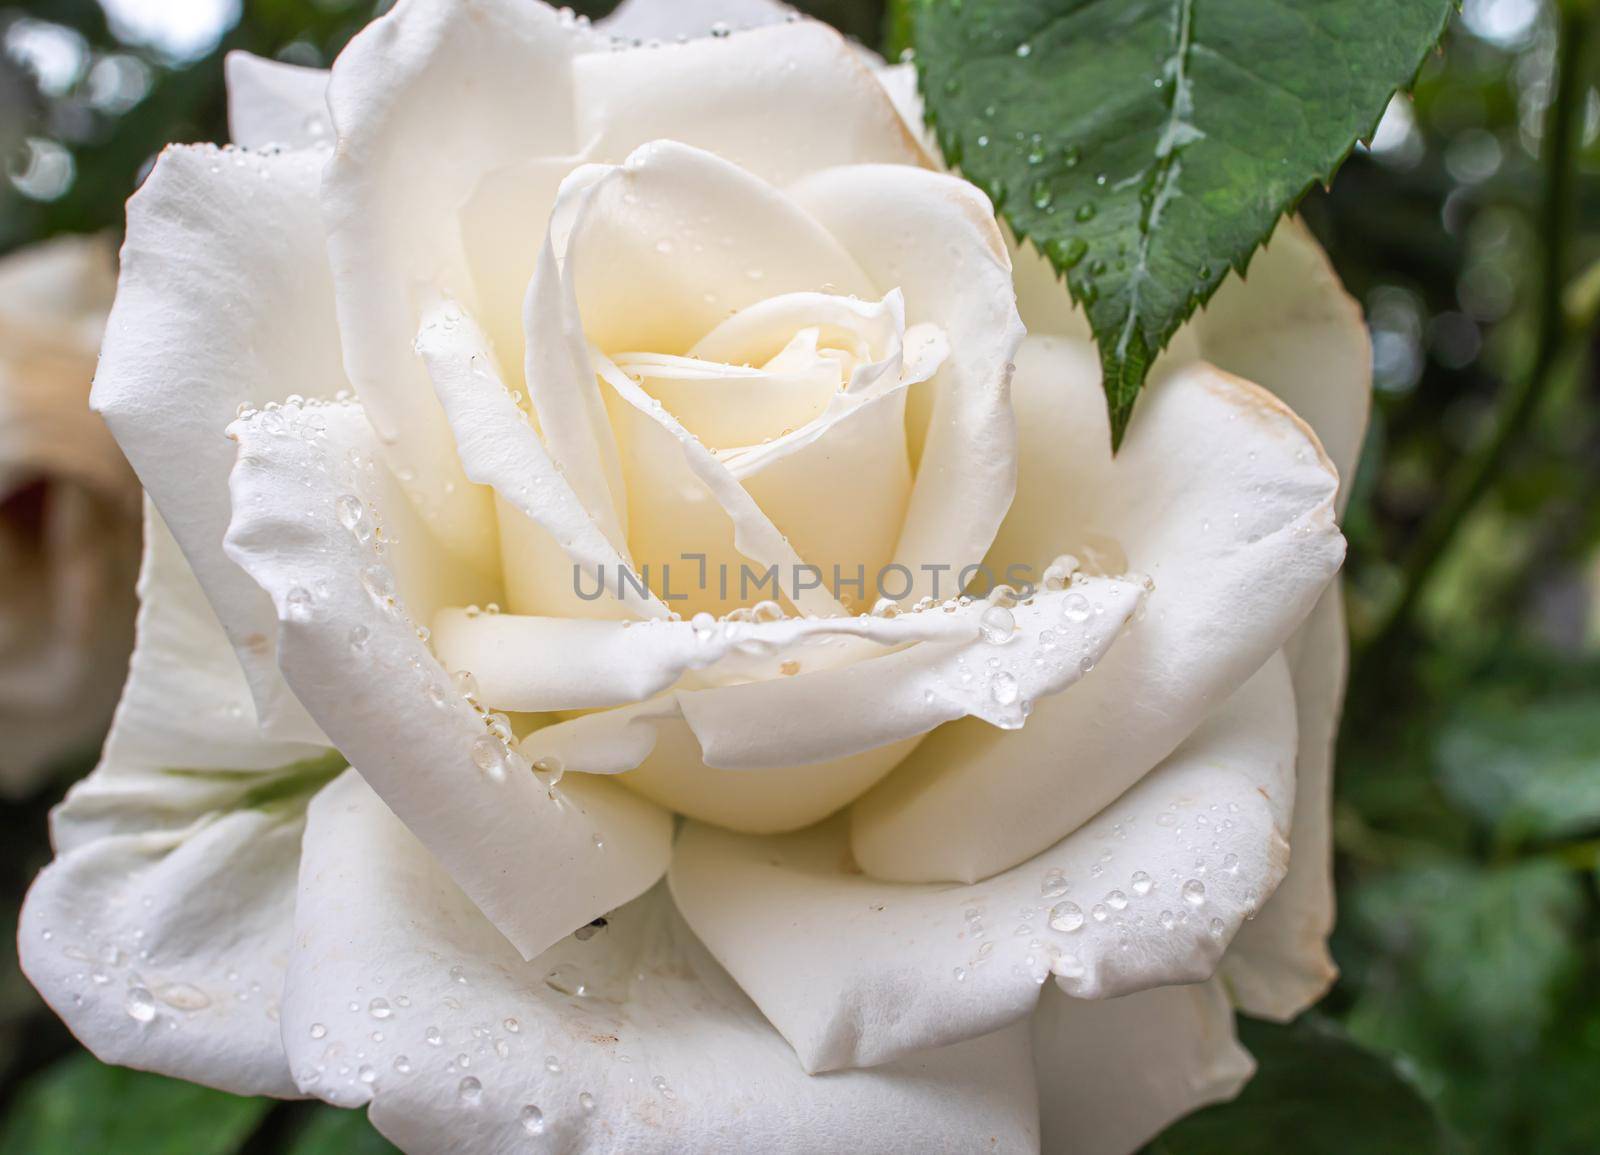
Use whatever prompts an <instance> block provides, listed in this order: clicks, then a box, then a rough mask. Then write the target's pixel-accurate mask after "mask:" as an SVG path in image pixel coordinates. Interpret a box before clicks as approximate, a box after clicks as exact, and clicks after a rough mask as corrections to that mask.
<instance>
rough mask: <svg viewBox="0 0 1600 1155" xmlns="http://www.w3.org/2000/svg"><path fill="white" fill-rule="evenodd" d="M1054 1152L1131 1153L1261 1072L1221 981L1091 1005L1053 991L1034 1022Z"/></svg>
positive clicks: (1045, 1128) (1037, 1067) (1045, 1129)
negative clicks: (1241, 1038) (1236, 1024)
mask: <svg viewBox="0 0 1600 1155" xmlns="http://www.w3.org/2000/svg"><path fill="white" fill-rule="evenodd" d="M1033 1066H1034V1071H1035V1072H1036V1074H1037V1076H1038V1079H1039V1108H1040V1110H1039V1114H1040V1125H1041V1130H1042V1139H1043V1144H1042V1148H1043V1150H1045V1151H1048V1152H1051V1153H1052V1155H1127V1152H1130V1151H1137V1150H1139V1149H1140V1148H1141V1147H1143V1145H1144V1144H1145V1143H1146V1142H1148V1141H1149V1140H1151V1139H1153V1138H1155V1137H1156V1136H1157V1135H1158V1134H1160V1133H1161V1132H1162V1131H1163V1130H1165V1129H1166V1128H1167V1126H1168V1125H1169V1124H1172V1123H1175V1122H1177V1121H1178V1120H1179V1119H1181V1118H1182V1117H1183V1116H1185V1115H1187V1114H1188V1113H1189V1112H1191V1111H1197V1110H1199V1109H1200V1108H1201V1107H1205V1106H1207V1105H1209V1104H1211V1103H1221V1102H1226V1101H1227V1100H1229V1099H1232V1098H1233V1097H1234V1096H1235V1095H1237V1094H1238V1093H1239V1089H1240V1088H1241V1087H1243V1086H1244V1084H1245V1083H1246V1082H1247V1081H1248V1080H1249V1078H1250V1076H1251V1075H1253V1074H1254V1073H1255V1069H1256V1064H1255V1060H1254V1059H1252V1058H1251V1057H1250V1053H1249V1052H1248V1051H1246V1050H1245V1049H1244V1048H1243V1047H1242V1046H1240V1045H1239V1040H1238V1039H1237V1038H1236V1037H1235V1036H1234V1029H1233V1008H1232V1006H1230V1005H1229V1003H1228V994H1227V991H1226V990H1225V989H1224V987H1223V983H1222V981H1221V980H1220V979H1213V980H1212V981H1211V982H1209V983H1201V984H1197V985H1194V986H1174V987H1159V988H1157V989H1156V990H1151V991H1143V992H1141V993H1140V994H1136V995H1129V996H1128V997H1126V998H1121V999H1104V1000H1098V1001H1088V1000H1083V999H1074V998H1070V997H1068V996H1066V995H1064V994H1062V993H1061V992H1060V991H1059V990H1049V989H1047V990H1046V991H1045V992H1044V995H1043V996H1042V997H1041V998H1040V1000H1039V1009H1038V1010H1037V1011H1036V1012H1034V1016H1033Z"/></svg>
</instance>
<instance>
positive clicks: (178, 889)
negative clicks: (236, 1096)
mask: <svg viewBox="0 0 1600 1155" xmlns="http://www.w3.org/2000/svg"><path fill="white" fill-rule="evenodd" d="M140 598H141V601H142V605H141V608H140V611H139V641H138V648H137V649H136V651H135V653H134V657H133V663H132V667H131V669H130V671H129V675H128V685H127V690H126V692H125V694H124V696H123V701H122V705H121V706H120V707H119V709H118V712H117V718H116V722H115V724H114V726H113V727H112V730H111V736H110V738H109V739H108V740H107V742H106V748H105V755H104V757H103V758H102V760H101V762H100V765H99V766H98V767H96V769H95V771H94V773H92V774H91V775H89V776H88V777H87V778H85V779H84V780H83V781H81V782H79V783H78V784H77V785H76V786H74V787H73V789H72V791H71V793H70V794H69V795H68V796H67V800H66V802H64V803H63V804H62V805H61V806H59V807H58V808H57V809H56V811H55V812H54V814H53V815H52V834H53V840H54V843H55V849H56V860H55V862H53V863H52V864H51V865H50V866H48V867H46V868H45V870H44V871H43V873H41V874H40V876H39V878H38V879H37V881H36V882H35V883H34V885H33V887H32V889H31V890H30V891H29V893H28V898H27V901H26V903H25V905H24V907H23V911H22V917H21V925H20V928H19V931H18V937H17V948H18V952H19V957H20V959H21V963H22V968H23V971H24V972H25V973H26V974H27V976H28V978H29V979H30V980H31V981H32V982H33V984H34V985H35V986H36V987H37V988H38V989H39V993H40V994H41V995H43V996H44V999H45V1001H46V1002H47V1003H49V1004H50V1006H51V1008H52V1009H53V1010H55V1011H56V1013H58V1014H59V1015H61V1017H62V1018H63V1020H65V1022H66V1023H67V1025H68V1026H69V1027H70V1028H71V1029H72V1031H73V1033H74V1034H76V1035H77V1036H78V1038H79V1039H81V1040H82V1041H83V1043H84V1044H85V1045H86V1046H87V1047H89V1048H90V1049H91V1050H92V1051H94V1053H95V1054H96V1055H98V1056H99V1057H100V1058H102V1059H104V1060H105V1061H107V1062H111V1063H121V1064H125V1065H128V1066H133V1067H139V1068H141V1069H144V1070H152V1071H159V1072H161V1073H163V1074H168V1075H173V1076H176V1077H178V1078H183V1079H189V1080H193V1081H195V1082H200V1083H205V1084H207V1085H209V1086H214V1087H221V1088H223V1089H225V1090H230V1091H235V1092H238V1093H240V1094H252V1095H259V1094H269V1095H292V1094H294V1085H293V1083H292V1082H291V1081H290V1079H289V1072H288V1065H287V1061H286V1059H285V1057H284V1053H283V1046H282V1044H281V1043H280V1042H279V1039H278V1023H277V1018H276V1016H277V1012H278V1003H279V999H280V997H281V995H282V989H283V976H284V964H285V959H286V956H287V954H288V951H289V939H290V935H291V931H292V926H291V918H292V915H293V910H294V886H295V874H296V869H297V866H298V863H299V848H300V832H301V829H302V827H303V825H304V808H305V801H306V799H307V798H309V796H310V794H311V792H312V791H314V790H315V789H316V788H317V786H318V785H320V783H321V782H323V781H326V780H327V779H328V778H330V777H331V776H332V774H333V773H336V767H337V766H339V765H342V763H340V762H338V761H337V760H336V759H334V760H331V761H330V759H329V758H328V756H327V752H326V751H325V750H323V749H320V748H318V747H314V746H303V745H300V744H297V743H285V742H271V741H267V740H265V739H263V738H262V737H261V736H260V734H259V732H258V730H257V728H256V721H255V709H254V706H253V704H252V702H251V698H250V688H249V686H248V685H247V684H246V682H245V678H244V673H243V671H242V670H241V669H240V667H239V663H238V661H237V659H236V658H235V657H234V654H233V650H232V649H231V647H230V646H229V644H228V640H227V638H226V637H225V636H224V635H223V633H222V628H221V626H220V625H218V623H217V620H216V616H215V615H214V614H213V613H212V612H211V608H210V606H209V605H208V604H207V602H206V600H205V595H204V594H203V593H202V592H201V590H200V586H199V583H198V582H197V581H196V580H195V577H194V575H193V573H192V572H191V571H190V570H189V567H188V565H187V563H186V562H185V561H184V560H183V555H182V554H181V553H180V552H179V549H178V545H177V543H176V542H175V541H174V540H173V538H172V535H171V533H170V532H169V531H168V530H167V528H166V526H164V525H163V524H162V523H161V521H160V519H159V518H158V517H156V516H154V514H152V515H151V516H150V518H149V519H148V522H147V525H146V533H145V560H144V569H143V572H142V574H141V577H140Z"/></svg>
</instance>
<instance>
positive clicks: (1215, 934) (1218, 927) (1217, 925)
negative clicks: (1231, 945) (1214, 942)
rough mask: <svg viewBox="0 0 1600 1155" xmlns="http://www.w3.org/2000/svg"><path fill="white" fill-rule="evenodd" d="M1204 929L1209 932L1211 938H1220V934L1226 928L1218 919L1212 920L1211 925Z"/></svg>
mask: <svg viewBox="0 0 1600 1155" xmlns="http://www.w3.org/2000/svg"><path fill="white" fill-rule="evenodd" d="M1206 929H1207V930H1209V931H1210V932H1211V937H1212V938H1221V937H1222V932H1223V931H1224V930H1226V929H1227V928H1226V927H1225V926H1224V925H1223V923H1222V920H1221V919H1220V918H1214V919H1212V920H1211V924H1210V925H1209V926H1208V927H1207V928H1206Z"/></svg>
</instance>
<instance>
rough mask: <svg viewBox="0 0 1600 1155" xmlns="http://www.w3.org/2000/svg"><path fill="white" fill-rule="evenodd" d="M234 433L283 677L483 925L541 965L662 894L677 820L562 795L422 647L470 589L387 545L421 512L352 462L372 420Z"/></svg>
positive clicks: (571, 784)
mask: <svg viewBox="0 0 1600 1155" xmlns="http://www.w3.org/2000/svg"><path fill="white" fill-rule="evenodd" d="M274 418H275V419H276V420H273V419H274ZM230 432H231V434H232V435H233V436H235V437H236V438H237V439H238V441H239V446H240V448H239V462H238V465H237V466H236V467H235V469H234V472H233V476H232V479H231V487H232V493H233V504H234V519H233V522H232V524H231V525H230V526H229V529H228V536H227V539H226V547H227V549H228V552H229V556H231V557H233V558H234V559H236V560H237V561H238V563H239V564H240V565H241V566H243V567H244V568H245V569H246V570H247V571H248V572H249V573H250V575H251V576H252V577H253V578H255V579H256V580H257V581H258V582H260V583H261V586H262V588H264V589H265V590H267V592H268V593H269V594H270V595H271V597H272V600H273V603H274V605H275V607H276V609H277V613H278V618H279V626H278V643H279V650H278V652H279V661H280V663H281V665H282V668H283V672H284V676H285V678H286V679H287V680H288V681H289V684H290V685H291V686H293V687H294V690H295V693H296V694H298V695H299V696H300V698H301V700H302V701H303V702H305V704H306V708H307V709H308V710H309V711H310V712H311V714H312V716H313V717H315V718H316V719H317V720H318V722H319V724H320V725H321V726H322V728H323V729H324V731H325V732H326V733H327V734H328V736H329V737H330V738H331V739H332V741H333V742H334V743H335V744H336V745H337V746H338V748H339V749H340V751H341V752H343V754H344V755H345V757H346V758H348V759H349V760H350V763H351V764H352V765H353V766H355V767H356V768H357V769H359V770H360V772H361V774H362V776H363V777H364V778H365V779H366V780H367V781H368V782H370V783H371V784H372V786H373V788H374V789H375V790H377V791H378V793H379V794H380V795H382V796H383V797H384V799H385V801H386V802H387V803H388V804H389V805H390V806H391V807H392V808H393V809H394V811H395V813H397V814H399V815H400V816H401V817H402V818H403V819H404V820H405V821H406V823H407V825H409V826H410V827H411V829H412V830H414V831H415V832H416V834H417V836H418V837H419V838H420V839H421V840H422V841H423V842H424V843H425V844H426V845H428V846H429V847H430V848H431V850H432V852H433V853H434V854H435V855H436V856H437V857H438V858H439V860H440V862H441V863H442V864H443V865H444V866H445V867H446V869H448V870H449V871H450V873H451V875H452V877H454V878H456V879H457V880H458V881H459V882H460V884H461V885H462V887H463V888H464V889H465V890H466V892H467V893H468V894H470V895H471V896H472V897H473V900H474V901H475V902H476V903H477V904H478V905H479V907H481V908H482V909H483V911H484V913H485V915H486V916H487V917H488V918H489V919H491V920H492V921H493V922H494V924H495V925H496V926H498V927H499V928H500V930H501V931H502V932H503V933H504V934H505V935H506V937H507V938H508V939H510V940H511V942H512V943H514V944H515V945H516V946H517V947H518V949H520V950H521V951H523V953H524V954H525V955H526V956H528V957H531V956H533V955H535V954H537V953H539V952H540V951H542V950H544V949H545V948H546V947H548V946H549V945H550V944H551V943H552V942H555V941H556V940H557V939H559V938H561V937H562V936H563V935H566V934H569V933H570V932H571V931H572V930H574V929H575V928H577V927H579V926H582V925H583V924H584V923H586V922H588V921H589V920H590V919H592V918H594V917H595V916H596V915H597V914H600V913H602V912H604V911H605V910H607V909H609V908H610V907H612V906H616V905H618V904H619V903H622V902H626V901H628V900H629V899H631V898H633V897H635V896H636V895H638V894H640V893H642V892H643V891H644V890H646V889H648V888H649V887H650V886H651V884H653V883H654V882H655V881H656V879H657V878H659V877H660V875H661V872H662V871H663V870H664V869H665V867H666V860H667V855H668V852H669V842H670V837H671V818H670V816H669V815H667V814H666V813H665V812H664V811H661V810H659V809H658V808H656V807H654V806H651V805H649V804H648V803H645V802H644V801H642V800H641V799H638V798H636V797H634V796H632V795H630V794H628V793H627V792H626V791H624V790H622V789H621V788H619V787H617V786H616V785H614V784H612V783H607V782H598V781H595V780H592V779H584V778H581V777H578V776H574V777H573V778H572V779H571V780H569V781H568V782H566V783H563V784H562V786H561V788H560V790H559V791H555V790H547V789H546V788H545V786H543V785H542V784H541V783H540V782H538V781H537V780H536V779H535V777H534V775H533V774H532V773H531V772H529V770H528V768H527V766H526V765H525V764H521V763H519V762H518V761H517V760H516V759H515V758H513V757H512V756H511V755H510V754H509V752H508V751H507V750H506V748H505V746H504V745H503V742H502V741H501V739H500V738H498V737H496V736H495V735H494V734H493V733H492V732H491V728H490V727H489V725H488V724H487V723H486V720H485V719H484V718H483V717H482V716H481V715H480V714H479V713H477V712H476V711H475V709H474V708H473V706H472V705H471V704H470V703H469V702H468V701H467V700H466V699H465V698H464V697H463V696H461V695H460V694H458V693H457V692H456V691H455V690H453V689H452V688H451V683H450V675H449V673H447V672H446V671H445V670H444V669H443V668H442V667H441V666H440V665H439V663H438V661H437V659H436V658H435V657H434V656H433V654H432V652H431V651H430V650H429V649H428V647H427V645H426V643H425V642H424V641H423V639H422V637H421V636H419V633H418V626H419V625H420V624H422V623H423V622H425V621H427V620H429V619H430V618H431V617H432V615H433V612H434V609H435V607H436V606H437V605H439V604H440V598H441V597H442V596H443V595H445V594H448V593H451V592H455V593H457V594H458V595H459V593H460V592H461V587H460V585H459V584H458V585H457V587H456V589H455V590H451V589H450V588H449V586H450V580H449V579H450V577H451V576H452V575H451V574H450V571H449V567H448V566H445V565H442V564H441V559H439V558H438V557H437V555H431V556H425V557H421V558H413V557H407V556H406V554H405V552H404V549H403V546H404V542H405V540H406V539H407V538H408V537H414V536H415V535H408V534H406V533H404V532H403V529H402V532H401V533H400V534H399V535H398V536H399V537H400V545H401V548H399V549H390V548H388V547H386V546H384V544H383V543H384V541H385V540H386V538H387V535H388V533H389V531H390V530H392V529H393V528H394V527H395V525H396V524H401V523H398V522H397V520H396V519H397V518H399V517H401V516H402V515H403V513H404V512H408V511H409V506H408V505H407V503H406V502H405V501H404V499H403V498H402V497H401V496H400V495H399V494H398V493H397V492H396V490H395V488H394V487H393V486H385V485H384V475H383V474H382V473H381V471H379V470H376V469H371V470H368V469H364V468H361V467H359V466H358V465H356V464H353V461H355V462H360V461H369V460H370V458H371V456H372V454H373V453H374V451H375V448H376V441H377V438H376V436H375V435H374V434H373V432H372V430H371V429H370V428H369V427H368V426H367V424H366V420H365V418H364V417H363V416H362V413H361V410H360V408H359V407H357V406H355V405H350V404H344V405H329V406H322V407H315V408H308V409H305V410H298V409H295V410H291V409H289V408H286V409H285V410H283V411H282V412H280V413H276V414H261V415H259V416H257V417H255V418H252V419H249V420H244V421H240V422H238V423H236V424H235V425H234V426H233V427H232V428H231V430H230ZM358 508H359V509H362V510H363V511H364V512H363V513H362V516H361V518H359V519H358V518H356V517H354V516H353V515H354V513H355V512H356V510H357V509H358ZM373 521H376V522H378V523H379V524H380V525H382V526H383V527H384V530H385V536H384V537H379V536H377V535H375V534H374V533H373V532H372V522H373ZM453 600H454V601H455V604H463V602H464V600H465V599H461V598H459V596H458V598H456V599H453ZM408 615H410V616H408ZM597 840H598V841H603V842H604V843H606V845H607V850H606V851H605V852H604V853H602V852H601V851H600V850H599V847H598V846H597Z"/></svg>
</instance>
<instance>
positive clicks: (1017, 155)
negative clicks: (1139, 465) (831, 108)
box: [913, 0, 1454, 444]
mask: <svg viewBox="0 0 1600 1155" xmlns="http://www.w3.org/2000/svg"><path fill="white" fill-rule="evenodd" d="M1453 7H1454V4H1453V0H916V2H915V3H914V5H913V24H914V28H913V34H914V40H915V46H916V51H917V63H918V67H919V69H920V71H921V74H922V89H923V94H924V96H925V97H926V102H927V108H928V115H929V121H930V123H932V124H933V126H934V127H935V129H936V130H937V134H938V137H939V143H940V146H941V147H942V148H943V149H944V152H945V156H946V157H947V158H948V159H949V161H950V163H951V164H953V165H958V166H959V167H960V168H961V169H962V171H963V172H964V173H965V174H966V175H967V176H968V177H969V178H971V179H972V180H973V181H975V182H976V183H977V184H978V185H980V186H981V187H982V188H984V189H985V190H986V191H987V192H988V193H989V195H990V196H991V198H993V199H994V201H995V203H996V205H997V207H999V208H1000V209H1001V210H1002V211H1003V212H1004V213H1005V216H1006V218H1007V219H1008V220H1009V221H1010V222H1011V225H1012V227H1013V228H1014V229H1015V230H1016V232H1017V234H1018V236H1019V237H1027V238H1032V240H1033V241H1034V243H1035V244H1037V245H1038V246H1039V248H1040V250H1041V251H1043V252H1044V253H1045V254H1046V255H1047V256H1048V257H1049V258H1050V260H1051V262H1052V263H1053V264H1054V265H1055V267H1056V269H1057V271H1058V272H1060V273H1062V274H1065V275H1066V276H1067V277H1068V283H1069V285H1070V287H1071V291H1072V296H1073V298H1074V299H1075V300H1077V301H1078V302H1080V303H1081V304H1082V305H1084V307H1085V309H1086V310H1087V312H1088V315H1089V322H1090V324H1091V326H1092V327H1093V329H1094V333H1095V339H1096V341H1097V342H1098V343H1099V346H1100V360H1101V365H1102V368H1103V373H1104V384H1105V391H1106V397H1107V400H1108V402H1109V404H1110V407H1111V429H1112V439H1113V442H1114V443H1117V444H1120V442H1121V440H1122V435H1123V432H1124V431H1125V430H1126V428H1127V424H1128V419H1129V417H1130V416H1131V414H1132V411H1133V404H1134V401H1135V399H1136V398H1137V396H1138V394H1139V390H1140V388H1141V387H1142V386H1143V384H1144V379H1145V375H1146V374H1147V373H1148V372H1149V369H1150V364H1151V362H1152V361H1154V359H1155V357H1156V354H1157V353H1159V352H1160V350H1161V349H1162V348H1163V347H1164V346H1165V345H1166V343H1167V341H1168V340H1170V339H1171V337H1172V335H1173V334H1174V333H1175V332H1176V331H1177V329H1178V327H1179V326H1180V325H1181V324H1182V323H1183V321H1184V320H1185V319H1186V318H1187V317H1188V316H1189V314H1190V313H1192V312H1193V311H1194V309H1195V307H1196V306H1197V305H1199V304H1201V303H1203V302H1204V301H1205V300H1207V299H1208V298H1209V297H1210V296H1211V294H1212V293H1214V292H1215V291H1216V289H1217V287H1218V286H1219V285H1220V284H1221V283H1222V281H1223V278H1224V277H1225V276H1226V275H1227V273H1228V270H1229V269H1230V268H1236V269H1239V270H1241V271H1243V269H1244V268H1245V265H1246V264H1247V262H1248V261H1249V259H1250V255H1251V253H1253V252H1254V251H1255V249H1256V247H1257V246H1258V245H1260V244H1261V243H1262V242H1263V241H1265V240H1266V239H1267V237H1268V236H1269V235H1270V234H1271V232H1272V229H1273V226H1274V225H1275V224H1276V223H1277V220H1278V218H1279V217H1280V216H1282V215H1283V214H1284V213H1285V212H1287V211H1288V210H1289V209H1291V208H1292V207H1293V206H1294V205H1295V203H1296V202H1297V201H1298V200H1299V199H1300V198H1301V196H1303V195H1304V194H1305V192H1306V191H1307V190H1308V189H1309V188H1310V187H1311V185H1312V184H1313V183H1314V182H1315V181H1318V180H1322V181H1327V180H1330V179H1331V178H1332V176H1333V173H1334V171H1335V170H1336V169H1337V168H1338V166H1339V164H1340V163H1341V162H1342V161H1343V160H1344V158H1345V157H1346V156H1347V155H1348V154H1349V152H1350V150H1351V148H1352V147H1353V146H1354V144H1355V142H1356V139H1357V137H1359V136H1363V135H1370V134H1371V132H1372V130H1373V129H1374V128H1375V127H1376V125H1377V121H1378V118H1379V116H1381V115H1382V113H1383V110H1384V107H1385V105H1386V103H1387V101H1388V99H1389V97H1390V95H1391V94H1392V93H1393V92H1394V91H1395V90H1396V89H1397V88H1399V87H1401V86H1403V85H1405V84H1407V83H1408V82H1409V81H1410V80H1411V79H1412V77H1413V76H1414V75H1415V74H1416V71H1417V68H1418V66H1419V65H1420V63H1421V62H1422V60H1423V59H1424V57H1425V56H1426V55H1427V53H1428V52H1429V50H1430V49H1431V48H1432V47H1433V46H1434V45H1435V44H1436V43H1437V42H1438V39H1439V36H1440V34H1441V32H1442V31H1443V28H1444V24H1445V20H1446V18H1447V17H1448V15H1449V13H1450V11H1451V10H1452V8H1453Z"/></svg>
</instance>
